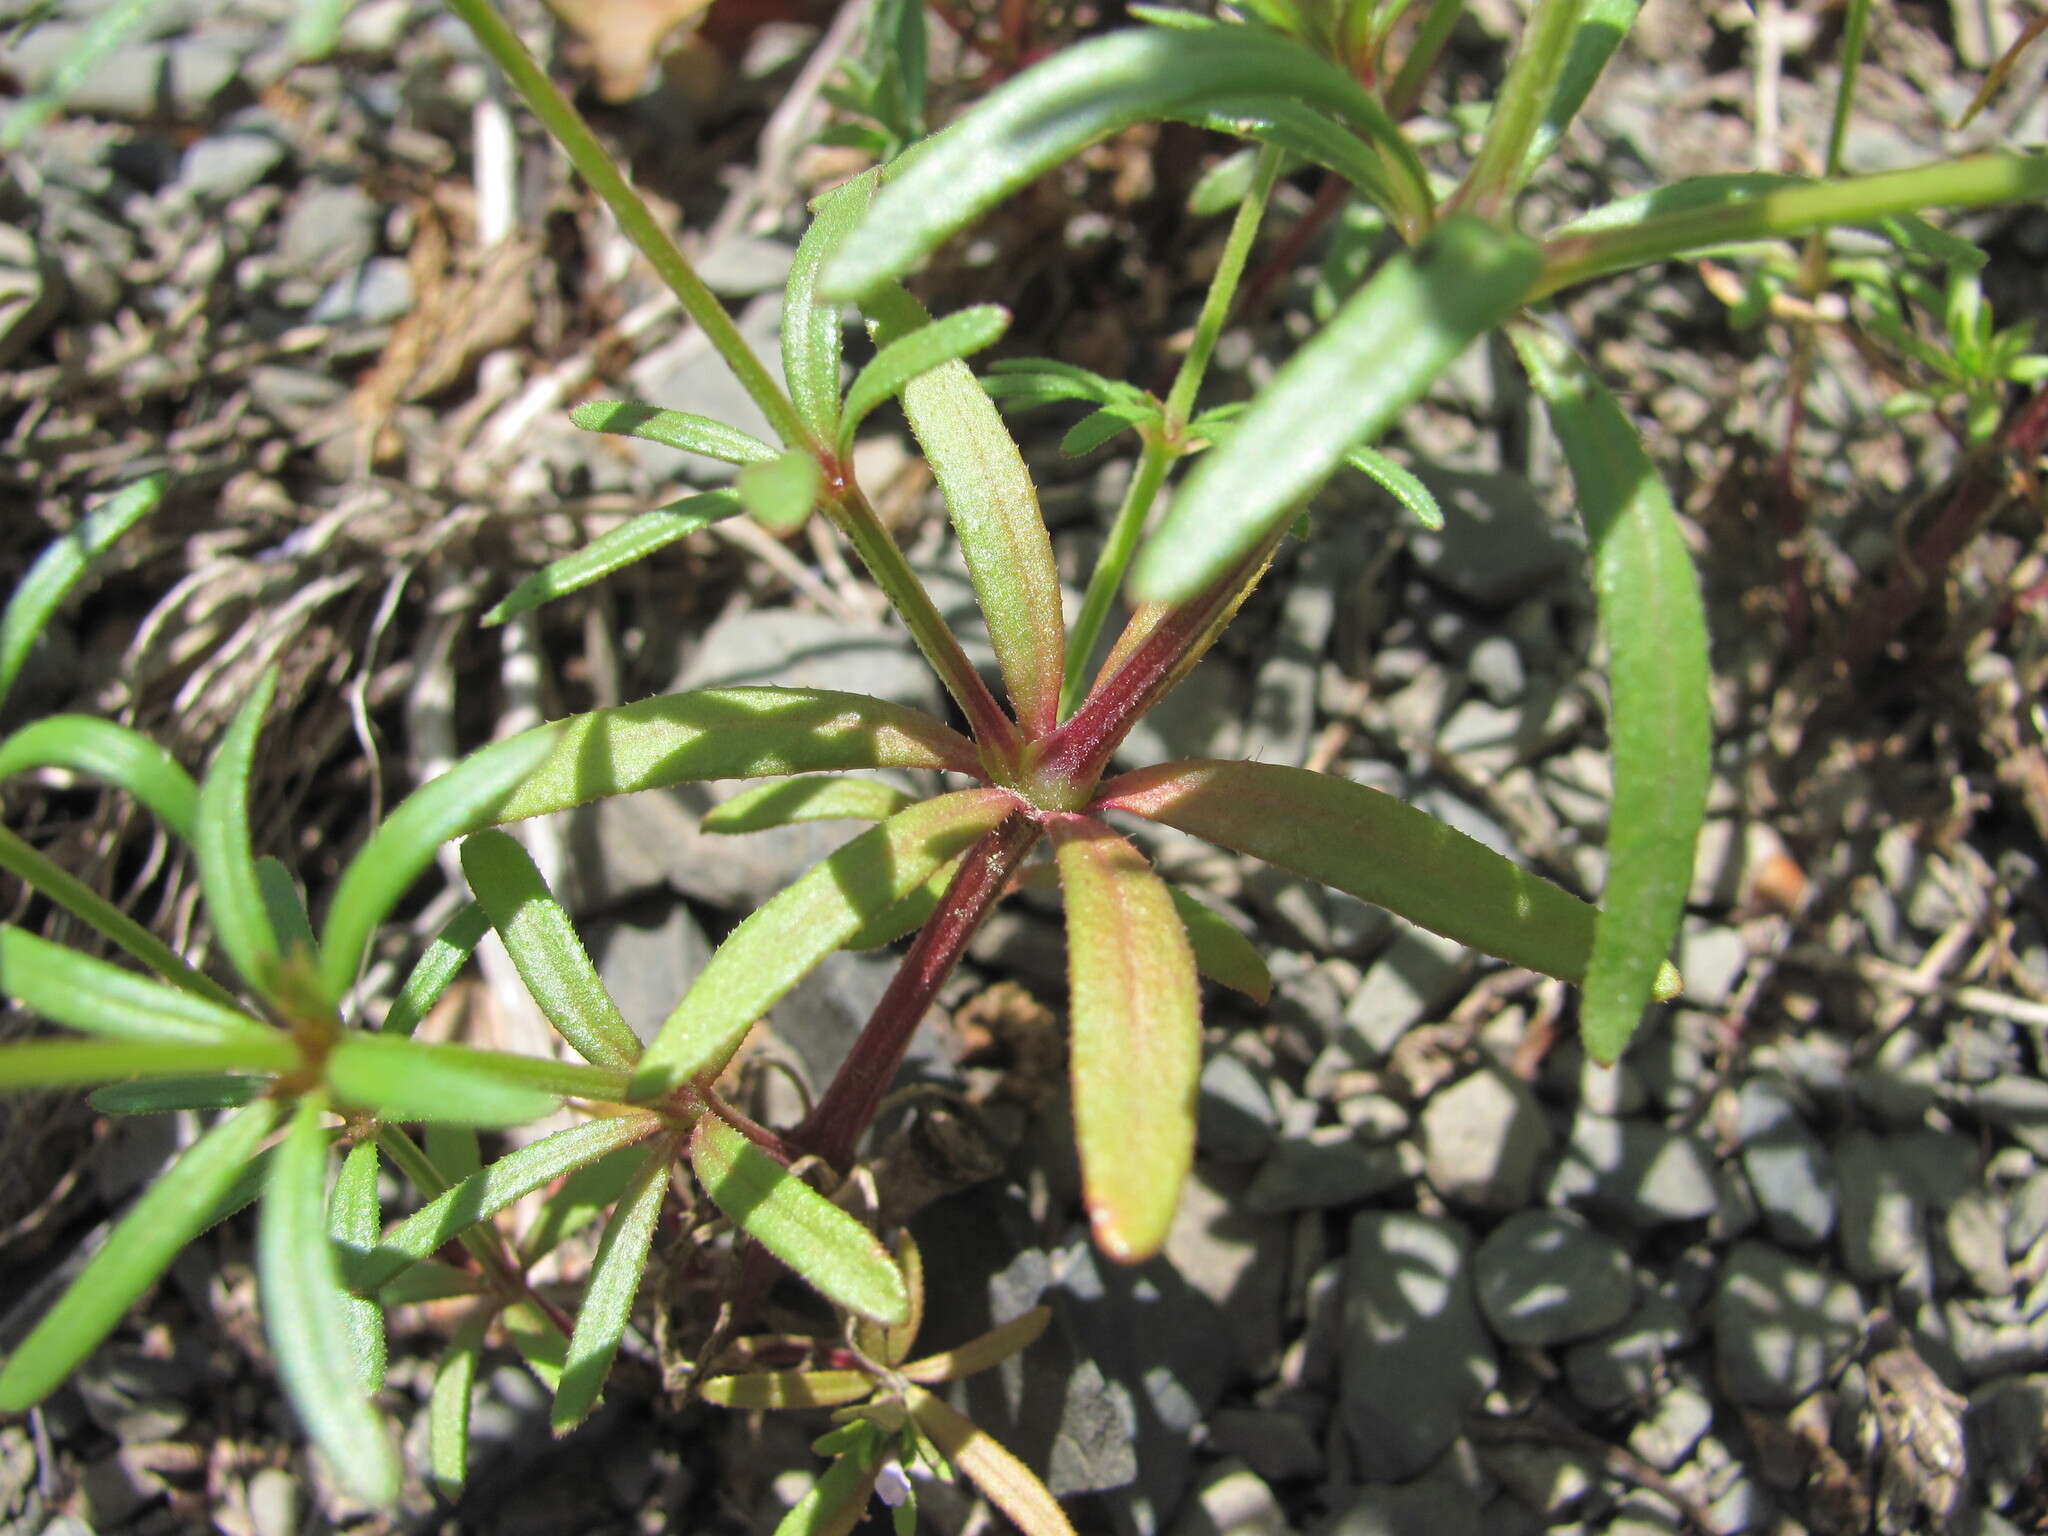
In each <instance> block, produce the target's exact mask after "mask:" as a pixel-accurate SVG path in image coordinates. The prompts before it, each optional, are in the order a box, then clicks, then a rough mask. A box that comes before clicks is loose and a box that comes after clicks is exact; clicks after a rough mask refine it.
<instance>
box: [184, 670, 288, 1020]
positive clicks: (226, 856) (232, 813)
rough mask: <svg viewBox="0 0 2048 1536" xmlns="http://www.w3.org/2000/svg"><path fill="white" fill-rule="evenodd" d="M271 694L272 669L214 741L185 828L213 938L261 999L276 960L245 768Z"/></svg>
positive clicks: (273, 977) (273, 980) (272, 983)
mask: <svg viewBox="0 0 2048 1536" xmlns="http://www.w3.org/2000/svg"><path fill="white" fill-rule="evenodd" d="M276 691H277V671H276V669H275V668H271V669H269V670H267V671H265V672H264V674H263V676H262V677H261V678H259V679H258V680H257V682H256V686H255V688H254V689H252V690H251V691H250V694H249V698H248V701H247V702H246V703H244V704H243V705H242V707H241V709H239V710H238V711H236V713H235V718H234V721H233V722H232V723H231V724H230V725H229V726H228V729H227V734H226V735H225V736H223V737H222V738H221V743H220V746H219V748H218V749H216V751H215V752H214V754H213V762H212V763H211V764H209V765H208V767H207V770H206V777H205V778H204V779H202V780H201V781H200V784H199V807H198V812H197V815H196V817H195V819H194V821H193V825H192V853H193V857H194V859H195V860H196V861H197V863H198V865H199V890H200V894H201V895H202V896H203V897H204V898H205V900H206V915H207V917H208V918H209V919H211V921H212V923H213V931H214V935H215V937H216V938H218V939H219V940H220V947H221V948H222V949H223V950H225V951H226V952H227V957H228V959H229V960H230V961H231V962H232V963H233V965H234V967H235V970H236V971H237V972H238V973H239V974H240V976H241V978H242V980H243V981H245V982H247V983H248V984H249V986H250V987H251V988H252V989H254V990H255V991H256V992H257V993H259V994H261V995H263V996H266V997H267V996H269V995H270V993H271V992H272V990H273V989H274V988H275V987H276V985H277V982H278V979H279V978H278V964H279V960H280V958H281V953H280V951H279V949H278V943H277V930H276V929H275V928H273V927H272V926H271V922H270V909H269V908H268V907H267V906H266V905H265V904H264V901H263V885H262V882H261V880H260V879H258V877H257V874H256V855H255V852H254V850H253V849H252V848H251V847H250V845H249V768H250V764H251V763H252V762H253V761H254V759H255V755H256V735H257V733H258V732H259V731H261V730H262V729H263V716H264V715H265V713H267V712H268V710H269V708H270V700H271V697H272V695H273V694H275V693H276Z"/></svg>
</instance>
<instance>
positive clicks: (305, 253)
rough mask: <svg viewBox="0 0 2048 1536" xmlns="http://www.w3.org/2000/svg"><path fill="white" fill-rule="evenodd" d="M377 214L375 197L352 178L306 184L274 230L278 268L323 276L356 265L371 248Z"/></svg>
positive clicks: (327, 277) (300, 274)
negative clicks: (282, 220)
mask: <svg viewBox="0 0 2048 1536" xmlns="http://www.w3.org/2000/svg"><path fill="white" fill-rule="evenodd" d="M377 218H378V208H377V204H376V202H375V200H373V199H372V198H371V196H370V194H369V193H368V192H365V191H364V190H363V189H362V188H361V187H359V186H356V185H354V184H353V183H343V184H341V185H339V186H317V185H316V186H312V187H308V188H306V189H305V190H304V191H302V192H300V193H299V195H298V196H297V197H296V198H295V199H294V200H293V201H292V203H291V204H290V207H289V208H288V210H287V211H286V213H285V216H284V224H283V227H282V228H281V229H280V230H279V231H278V237H277V263H278V267H279V269H280V270H281V271H283V272H286V273H288V274H289V275H291V276H294V277H307V278H317V279H320V280H323V281H326V280H331V279H333V278H335V277H338V276H340V275H341V274H342V273H344V272H347V271H350V270H351V269H353V268H355V267H359V266H361V265H362V264H363V263H364V262H365V261H367V260H369V258H370V256H371V254H372V253H373V252H374V251H375V250H376V248H377Z"/></svg>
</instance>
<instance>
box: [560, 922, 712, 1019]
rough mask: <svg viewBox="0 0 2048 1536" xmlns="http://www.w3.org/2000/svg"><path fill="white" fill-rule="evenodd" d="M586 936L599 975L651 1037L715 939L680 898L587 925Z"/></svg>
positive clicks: (701, 966) (702, 964)
mask: <svg viewBox="0 0 2048 1536" xmlns="http://www.w3.org/2000/svg"><path fill="white" fill-rule="evenodd" d="M583 938H584V942H585V943H587V944H588V945H589V946H590V958H591V960H592V962H593V963H594V964H595V965H596V966H597V974H598V979H599V980H601V981H602V982H603V983H604V985H605V990H606V991H607V992H609V993H610V994H611V996H612V1001H613V1002H614V1003H616V1004H617V1005H618V1009H619V1012H620V1014H621V1015H623V1016H624V1018H625V1020H626V1022H627V1023H628V1024H629V1025H631V1026H632V1029H633V1033H634V1034H636V1035H638V1036H639V1037H640V1038H641V1039H642V1040H645V1041H652V1040H653V1039H654V1036H655V1034H656V1032H657V1031H658V1030H660V1028H661V1026H662V1023H663V1022H664V1021H665V1020H666V1019H667V1018H668V1016H669V1013H670V1012H671V1011H672V1010H673V1009H674V1008H675V1006H676V1004H677V1003H679V1002H680V1001H682V996H683V993H684V992H686V991H688V990H689V986H690V983H691V982H693V981H695V980H696V979H697V976H698V974H699V973H700V972H701V971H702V970H703V969H704V967H705V965H706V964H707V963H708V962H709V961H710V959H711V941H710V940H709V939H708V938H706V937H705V935H704V930H703V929H702V928H700V927H698V926H697V920H696V919H695V918H693V917H692V916H691V915H690V909H689V908H688V907H686V906H684V905H683V903H681V902H680V901H670V902H666V903H664V904H661V905H658V906H653V907H652V908H651V910H650V909H649V908H645V907H643V908H642V909H641V910H639V911H635V912H632V913H629V914H626V915H623V916H620V917H614V918H606V919H603V920H601V921H598V922H594V923H590V924H587V925H586V926H585V927H584V929H583Z"/></svg>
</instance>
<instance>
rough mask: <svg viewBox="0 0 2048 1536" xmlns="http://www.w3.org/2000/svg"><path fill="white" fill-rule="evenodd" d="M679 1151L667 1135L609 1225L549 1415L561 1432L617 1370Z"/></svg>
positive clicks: (594, 1399) (592, 1268) (589, 1405)
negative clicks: (621, 1343)
mask: <svg viewBox="0 0 2048 1536" xmlns="http://www.w3.org/2000/svg"><path fill="white" fill-rule="evenodd" d="M674 1155H675V1148H674V1146H673V1144H672V1143H671V1142H670V1141H668V1140H667V1139H666V1138H664V1139H663V1140H662V1141H660V1142H658V1143H657V1144H656V1145H655V1147H654V1150H653V1151H652V1152H651V1153H649V1154H648V1157H647V1161H646V1162H645V1163H643V1164H642V1165H641V1167H640V1171H639V1172H638V1173H637V1174H635V1175H634V1176H633V1182H632V1183H631V1184H630V1185H628V1186H627V1189H626V1193H625V1196H624V1197H623V1198H622V1199H621V1200H620V1201H619V1206H618V1209H617V1210H615V1211H613V1212H612V1219H611V1220H610V1221H609V1222H607V1223H606V1224H605V1229H604V1237H603V1239H602V1240H601V1241H600V1242H599V1243H598V1247H597V1258H596V1259H595V1260H594V1261H593V1262H592V1264H591V1266H590V1279H589V1281H588V1282H587V1283H586V1284H585V1285H584V1288H583V1307H582V1310H581V1311H579V1312H578V1313H577V1314H576V1331H575V1332H574V1333H573V1334H571V1335H570V1337H569V1354H568V1358H567V1360H566V1361H565V1362H564V1363H563V1366H562V1380H561V1385H560V1386H558V1387H557V1388H556V1389H555V1405H554V1408H553V1410H552V1411H551V1412H550V1413H549V1415H548V1421H549V1423H550V1424H552V1425H553V1426H554V1431H555V1433H556V1434H558V1435H566V1434H567V1433H568V1432H569V1431H570V1430H572V1429H574V1428H575V1427H576V1426H577V1425H578V1424H581V1423H582V1422H583V1420H584V1418H585V1417H586V1416H587V1415H588V1414H589V1412H590V1410H591V1409H592V1408H593V1407H595V1406H596V1404H597V1395H598V1393H599V1392H600V1391H601V1390H603V1387H604V1379H605V1377H606V1376H608V1375H610V1374H611V1368H612V1359H613V1357H614V1356H616V1355H617V1354H618V1352H619V1340H620V1338H621V1337H622V1336H623V1335H624V1334H625V1332H626V1324H627V1322H628V1320H630V1319H631V1317H632V1315H633V1298H634V1296H636V1295H637V1294H638V1293H639V1290H640V1275H641V1272H642V1271H643V1270H645V1269H646V1267H647V1249H648V1245H649V1244H651V1243H652V1242H653V1241H654V1222H655V1218H656V1217H658V1216H659V1215H660V1214H661V1201H662V1196H664V1195H665V1194H667V1193H668V1175H669V1167H670V1163H671V1160H672V1159H673V1157H674Z"/></svg>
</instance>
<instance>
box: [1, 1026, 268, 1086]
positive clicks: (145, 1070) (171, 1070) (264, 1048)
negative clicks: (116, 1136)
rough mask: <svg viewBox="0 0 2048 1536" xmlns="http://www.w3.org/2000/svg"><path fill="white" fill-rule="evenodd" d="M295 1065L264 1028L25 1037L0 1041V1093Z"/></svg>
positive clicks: (249, 1070)
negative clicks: (184, 1034) (215, 1039)
mask: <svg viewBox="0 0 2048 1536" xmlns="http://www.w3.org/2000/svg"><path fill="white" fill-rule="evenodd" d="M298 1064H299V1053H298V1052H297V1051H296V1050H295V1049H293V1047H292V1043H291V1042H290V1041H289V1040H287V1039H286V1038H285V1037H284V1036H283V1035H281V1034H275V1033H269V1032H265V1033H262V1034H258V1035H254V1036H250V1037H246V1038H245V1037H240V1036H238V1037H236V1038H235V1039H234V1040H232V1041H228V1042H225V1043H223V1044H217V1045H202V1044H199V1043H197V1042H188V1041H184V1040H30V1041H27V1042H25V1043H23V1044H20V1045H4V1046H0V1093H8V1092H14V1091H17V1090H20V1089H23V1088H84V1087H91V1086H96V1085H98V1084H100V1083H115V1082H121V1081H123V1080H125V1079H129V1078H149V1077H205V1076H209V1075H214V1074H218V1073H222V1072H286V1071H289V1070H290V1069H292V1068H293V1067H296V1066H297V1065H298Z"/></svg>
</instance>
